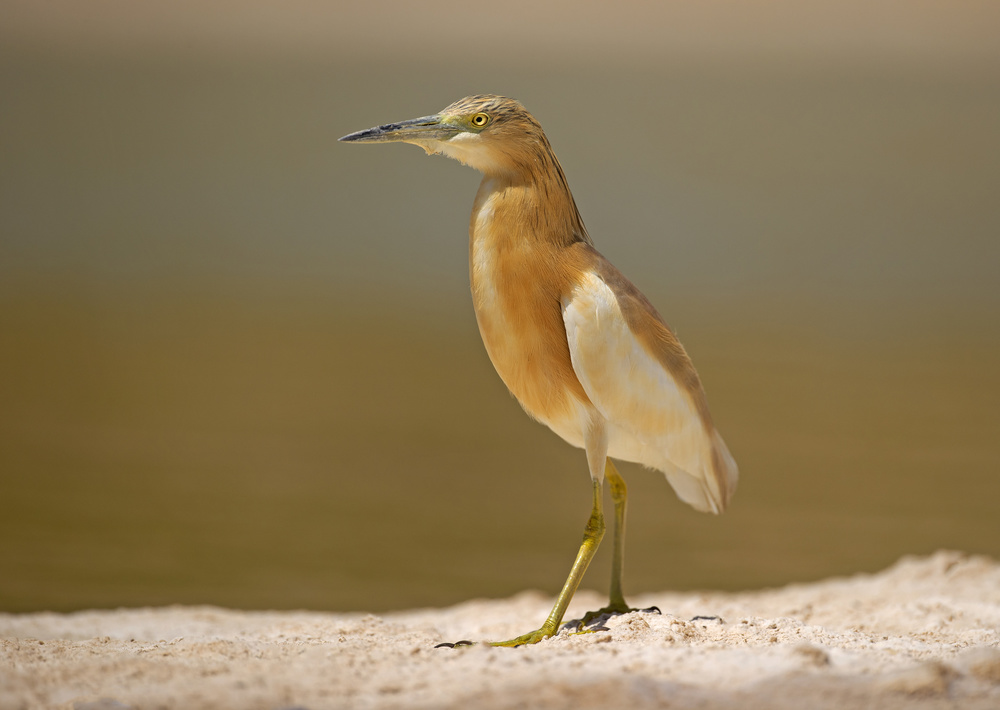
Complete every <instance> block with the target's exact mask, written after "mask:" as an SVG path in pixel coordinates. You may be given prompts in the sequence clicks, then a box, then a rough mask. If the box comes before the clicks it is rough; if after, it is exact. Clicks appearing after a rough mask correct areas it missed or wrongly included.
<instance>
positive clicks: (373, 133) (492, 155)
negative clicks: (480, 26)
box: [340, 94, 551, 175]
mask: <svg viewBox="0 0 1000 710" xmlns="http://www.w3.org/2000/svg"><path fill="white" fill-rule="evenodd" d="M340 140H342V141H345V142H349V143H386V142H403V143H413V144H414V145H419V146H420V147H421V148H423V149H424V150H425V151H427V153H428V154H433V153H441V154H443V155H447V156H448V157H449V158H454V159H455V160H458V161H461V162H462V163H464V164H466V165H469V166H471V167H473V168H475V169H476V170H478V171H480V172H481V173H484V174H486V175H496V174H503V173H516V172H522V171H525V170H528V171H530V170H532V168H533V167H535V168H537V167H540V165H539V161H541V163H542V164H544V163H545V162H546V156H547V155H550V154H551V148H549V144H548V141H547V140H546V138H545V134H544V133H543V132H542V127H541V126H540V125H539V123H538V121H536V120H535V118H534V117H533V116H532V115H531V114H530V113H528V111H527V109H525V108H524V106H522V105H521V104H520V103H519V102H517V101H515V100H514V99H509V98H507V97H505V96H496V95H493V94H478V95H476V96H469V97H466V98H464V99H460V100H458V101H456V102H455V103H453V104H451V105H450V106H448V107H447V108H445V109H444V110H443V111H441V112H440V113H436V114H434V115H432V116H423V117H421V118H412V119H410V120H408V121H400V122H399V123H387V124H385V125H382V126H375V127H374V128H369V129H367V130H364V131H358V132H357V133H351V134H350V135H346V136H344V137H343V138H341V139H340Z"/></svg>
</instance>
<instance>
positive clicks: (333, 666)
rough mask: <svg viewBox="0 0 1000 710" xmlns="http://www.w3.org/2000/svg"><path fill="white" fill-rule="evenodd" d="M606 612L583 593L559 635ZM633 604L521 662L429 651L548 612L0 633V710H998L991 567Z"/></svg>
mask: <svg viewBox="0 0 1000 710" xmlns="http://www.w3.org/2000/svg"><path fill="white" fill-rule="evenodd" d="M603 601H604V600H603V599H601V598H600V597H599V596H598V595H596V594H592V593H581V594H580V595H578V598H577V599H576V600H575V601H574V603H573V605H572V606H571V607H570V614H569V617H579V616H580V615H581V614H582V612H584V611H586V610H587V609H589V608H596V607H597V606H600V605H601V604H602V603H603ZM631 601H632V602H633V603H635V604H638V605H642V606H650V605H654V604H655V605H657V606H659V607H660V608H661V609H662V610H663V614H662V615H656V614H648V613H645V614H644V613H633V614H629V615H625V616H621V617H616V618H612V619H610V620H608V621H607V622H606V627H607V628H608V630H607V631H599V632H597V633H591V634H583V635H571V634H569V633H568V631H566V630H564V632H563V633H561V634H560V635H559V636H557V637H555V638H552V639H548V640H546V641H544V642H542V643H540V644H538V645H535V646H528V647H521V648H516V649H507V648H492V647H488V646H473V647H467V648H459V649H435V648H434V645H435V644H437V643H439V642H440V641H442V640H451V641H456V640H459V639H465V638H471V639H497V638H506V637H510V636H513V635H516V634H518V633H523V632H525V631H527V630H529V628H534V627H535V626H537V625H538V623H540V622H541V620H542V619H543V618H544V617H545V615H546V614H547V613H548V609H549V606H550V604H551V600H550V599H548V598H545V597H543V596H541V595H539V594H535V593H526V594H522V595H518V596H516V597H514V598H512V599H506V600H500V601H471V602H468V603H465V604H461V605H459V606H457V607H453V608H450V609H431V610H422V611H411V612H400V613H393V614H386V615H382V616H380V617H379V616H371V615H362V614H319V613H309V612H238V611H228V610H225V609H216V608H207V607H199V608H190V607H172V608H165V609H124V610H118V611H89V612H81V613H75V614H66V615H62V614H48V613H45V614H26V615H0V637H2V638H3V639H4V640H3V642H2V643H3V652H2V660H0V709H2V710H7V709H8V708H42V707H54V708H79V709H85V710H96V709H97V708H100V709H101V710H112V709H114V708H119V709H120V708H195V709H197V708H241V709H247V710H252V709H254V708H267V709H269V710H271V709H276V708H293V707H295V708H309V709H310V710H319V709H320V708H451V707H456V708H457V707H471V708H527V707H544V708H574V709H576V708H654V707H656V708H660V707H669V708H759V707H768V708H797V709H798V708H856V707H878V708H897V707H899V708H903V707H905V708H918V709H923V708H963V709H965V708H1000V564H998V563H997V562H995V561H993V560H990V559H987V558H983V557H973V556H967V555H963V554H961V553H954V552H940V553H937V554H935V555H933V556H931V557H927V558H905V559H903V560H901V561H900V562H899V563H897V564H896V565H894V566H893V567H891V568H890V569H888V570H886V571H884V572H882V573H879V574H876V575H862V576H857V577H852V578H850V579H835V580H829V581H825V582H820V583H816V584H806V585H794V586H790V587H786V588H784V589H777V590H768V591H760V592H749V593H741V594H722V593H693V594H676V593H663V594H650V595H644V596H641V597H636V598H635V599H633V600H631ZM699 615H703V616H704V615H714V616H718V617H720V618H719V619H718V620H698V621H691V619H692V618H693V617H695V616H699Z"/></svg>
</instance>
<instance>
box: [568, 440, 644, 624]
mask: <svg viewBox="0 0 1000 710" xmlns="http://www.w3.org/2000/svg"><path fill="white" fill-rule="evenodd" d="M604 476H605V478H607V479H608V487H609V488H610V489H611V500H612V502H613V503H614V504H615V526H614V539H613V540H612V544H613V545H614V547H613V548H612V551H611V594H610V599H609V601H608V605H607V606H606V607H604V608H603V609H598V610H597V611H588V612H587V613H586V614H584V615H583V619H582V620H581V622H580V626H581V627H583V626H586V625H587V624H589V623H590V622H591V621H593V620H594V619H596V618H598V617H600V616H604V615H605V614H609V615H610V614H627V613H628V612H630V611H639V610H638V609H633V608H632V607H630V606H629V605H628V604H626V603H625V595H624V593H623V592H622V573H623V572H624V570H625V509H626V507H627V503H628V487H627V486H626V485H625V479H624V478H622V475H621V474H620V473H618V469H617V468H615V465H614V464H613V463H612V462H611V459H607V463H606V464H605V466H604ZM652 610H656V611H657V612H659V611H660V610H659V609H657V608H656V607H650V608H649V609H642V611H652Z"/></svg>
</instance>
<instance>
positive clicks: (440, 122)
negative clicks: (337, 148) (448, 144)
mask: <svg viewBox="0 0 1000 710" xmlns="http://www.w3.org/2000/svg"><path fill="white" fill-rule="evenodd" d="M461 131H462V129H461V128H460V127H459V126H456V125H455V124H453V123H449V122H447V121H445V120H444V118H443V117H442V116H441V115H440V114H436V115H434V116H424V117H422V118H411V119H410V120H409V121H401V122H399V123H386V124H385V125H382V126H375V127H374V128H369V129H367V130H364V131H358V132H357V133H350V134H348V135H346V136H344V137H343V138H338V140H341V141H344V142H345V143H387V142H396V141H402V142H405V143H426V142H428V141H446V140H448V139H449V138H452V137H454V136H455V135H457V134H458V133H461Z"/></svg>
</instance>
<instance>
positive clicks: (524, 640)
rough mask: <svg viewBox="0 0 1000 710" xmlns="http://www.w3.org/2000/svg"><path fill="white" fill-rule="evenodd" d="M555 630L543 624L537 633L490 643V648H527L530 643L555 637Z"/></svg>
mask: <svg viewBox="0 0 1000 710" xmlns="http://www.w3.org/2000/svg"><path fill="white" fill-rule="evenodd" d="M557 631H558V630H557V628H556V627H555V626H554V625H551V626H550V625H549V624H545V625H543V626H542V628H540V629H538V630H537V631H532V632H530V633H527V634H523V635H521V636H518V637H517V638H512V639H510V640H509V641H490V642H489V645H490V646H511V647H513V646H527V645H528V644H531V643H538V642H539V641H543V640H544V639H547V638H549V637H550V636H555V635H556V633H557Z"/></svg>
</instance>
